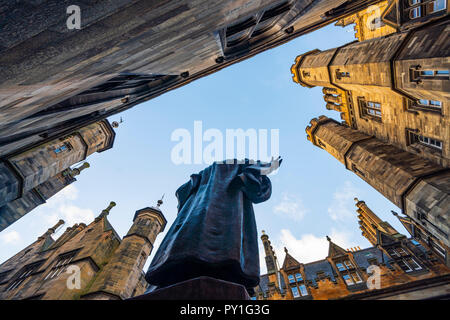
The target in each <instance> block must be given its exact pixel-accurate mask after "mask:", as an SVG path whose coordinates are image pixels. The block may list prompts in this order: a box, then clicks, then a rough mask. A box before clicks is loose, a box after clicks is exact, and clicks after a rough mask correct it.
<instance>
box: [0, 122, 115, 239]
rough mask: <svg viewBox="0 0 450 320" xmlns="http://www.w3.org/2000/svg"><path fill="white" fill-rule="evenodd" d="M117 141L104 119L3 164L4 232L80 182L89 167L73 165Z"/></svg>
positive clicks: (0, 203)
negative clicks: (71, 185) (81, 172)
mask: <svg viewBox="0 0 450 320" xmlns="http://www.w3.org/2000/svg"><path fill="white" fill-rule="evenodd" d="M114 138H115V133H114V129H113V128H112V127H111V125H110V124H109V122H108V120H102V121H100V122H96V123H93V124H91V125H88V126H86V127H83V128H81V129H80V130H77V131H75V132H72V133H70V134H68V135H66V136H64V137H61V138H58V139H53V140H51V141H48V142H46V143H43V144H41V145H38V146H36V147H34V148H31V149H29V150H26V151H22V152H21V153H19V154H16V155H11V156H9V157H6V158H4V159H3V160H2V161H0V177H1V178H2V179H1V182H0V231H1V230H3V229H5V228H6V227H8V226H9V225H10V224H11V223H13V222H14V221H16V220H17V219H19V218H21V217H23V216H24V215H25V214H27V213H28V212H30V211H31V210H32V209H34V208H35V207H37V206H38V205H40V204H42V203H45V201H46V200H48V199H49V198H50V197H52V196H53V195H55V194H56V193H57V192H59V191H61V190H62V189H63V188H64V187H66V186H67V185H69V184H71V183H73V182H74V181H76V179H75V176H76V175H78V174H79V173H80V171H81V170H82V169H84V168H86V167H88V166H89V165H88V164H85V165H83V166H81V167H79V168H75V169H71V168H70V166H72V165H74V164H76V163H78V162H80V161H82V160H85V159H86V158H87V157H88V156H89V155H91V154H92V153H94V152H103V151H105V150H108V149H110V148H112V146H113V143H114Z"/></svg>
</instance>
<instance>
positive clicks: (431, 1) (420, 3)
mask: <svg viewBox="0 0 450 320" xmlns="http://www.w3.org/2000/svg"><path fill="white" fill-rule="evenodd" d="M438 3H440V4H441V5H442V4H443V7H442V8H441V9H438V10H435V9H434V8H432V7H434V6H435V5H436V4H438ZM403 5H404V9H403V12H404V13H405V14H404V17H405V18H406V19H407V20H409V21H414V20H416V19H420V18H423V17H426V16H431V15H439V14H442V13H443V12H446V11H447V1H446V0H404V1H403ZM412 12H418V14H417V15H416V16H412V14H411V13H412Z"/></svg>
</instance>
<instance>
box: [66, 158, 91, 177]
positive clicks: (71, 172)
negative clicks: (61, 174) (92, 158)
mask: <svg viewBox="0 0 450 320" xmlns="http://www.w3.org/2000/svg"><path fill="white" fill-rule="evenodd" d="M89 167H90V164H89V162H84V163H83V164H82V165H81V166H80V167H78V168H73V169H70V170H69V173H68V175H69V176H71V177H72V178H74V177H76V176H78V175H79V174H80V173H81V171H83V170H84V169H87V168H89Z"/></svg>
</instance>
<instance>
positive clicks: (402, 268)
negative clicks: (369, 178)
mask: <svg viewBox="0 0 450 320" xmlns="http://www.w3.org/2000/svg"><path fill="white" fill-rule="evenodd" d="M355 200H356V206H357V213H358V219H359V223H360V226H361V230H362V231H363V233H362V234H363V235H364V236H365V237H366V238H367V240H369V242H370V243H371V244H372V247H369V248H366V249H360V248H359V247H358V248H351V249H350V250H349V249H343V248H341V247H340V246H339V245H338V244H336V243H334V242H333V241H331V239H330V238H328V237H327V239H328V241H329V248H328V255H327V257H325V258H324V259H322V260H319V261H314V262H309V263H302V262H299V261H298V260H296V259H295V258H294V257H293V256H291V254H289V252H288V250H287V249H286V248H285V253H286V255H285V258H284V262H283V266H282V267H281V268H278V267H277V266H276V265H275V268H274V265H273V263H272V261H274V259H275V260H276V257H275V258H274V256H275V254H274V253H273V250H272V248H271V246H270V241H269V240H268V236H267V235H266V234H263V235H262V236H261V240H262V242H263V244H264V247H265V249H266V247H268V248H269V249H268V250H265V254H266V264H267V270H268V272H267V274H265V275H262V276H261V281H260V284H259V286H258V287H257V288H256V290H255V291H256V295H255V296H254V299H257V300H329V299H374V300H376V299H428V298H434V299H441V298H447V299H448V297H449V295H450V269H449V268H448V267H447V266H446V265H445V264H444V263H443V260H442V259H441V258H440V257H439V256H438V255H437V254H435V253H434V252H433V251H432V250H430V249H428V247H424V246H422V245H421V244H420V243H419V242H418V241H417V240H415V239H414V238H407V237H406V236H404V235H402V234H400V233H398V232H397V230H395V229H394V228H393V227H392V226H391V225H390V224H389V223H388V222H386V221H381V219H379V218H378V216H376V215H375V213H373V211H372V210H370V208H368V206H367V205H366V204H365V203H364V201H359V200H358V199H355ZM277 274H279V275H280V276H278V277H277V276H275V275H277ZM378 275H379V277H378ZM377 279H379V280H377Z"/></svg>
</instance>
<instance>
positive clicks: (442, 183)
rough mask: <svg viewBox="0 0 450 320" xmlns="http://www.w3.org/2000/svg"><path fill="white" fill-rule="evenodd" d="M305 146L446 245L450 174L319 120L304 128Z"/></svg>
mask: <svg viewBox="0 0 450 320" xmlns="http://www.w3.org/2000/svg"><path fill="white" fill-rule="evenodd" d="M306 132H307V137H308V140H309V141H311V142H312V143H313V144H314V145H315V146H318V147H319V148H322V149H324V150H325V151H327V152H328V153H330V154H331V155H332V156H334V157H335V158H336V159H337V160H339V161H340V162H341V163H342V164H343V165H345V167H346V168H347V169H348V170H350V171H352V172H354V173H355V174H356V175H358V176H359V177H360V178H361V179H363V180H364V181H366V182H367V183H368V184H370V185H371V186H372V187H374V188H375V189H376V190H377V191H379V192H380V193H381V194H383V195H384V196H385V197H386V198H387V199H389V200H390V201H391V202H392V203H394V204H395V205H396V206H398V207H399V208H401V209H402V210H403V212H404V213H405V214H406V215H408V216H409V217H411V219H414V220H416V221H418V222H419V223H421V224H422V225H424V226H425V227H426V229H427V230H428V231H429V232H430V234H432V235H433V236H434V237H436V238H437V239H439V240H440V241H442V242H443V243H444V244H445V245H447V246H448V244H449V241H450V239H449V234H450V218H449V214H450V213H449V209H448V208H449V207H450V195H449V193H448V186H449V185H450V171H449V170H446V169H445V168H443V167H442V166H440V165H438V164H436V163H434V162H432V161H430V160H428V159H424V158H422V157H420V156H418V155H416V154H413V153H410V152H407V151H404V150H402V149H400V148H397V147H395V146H393V145H391V144H389V143H386V142H383V141H381V140H379V139H377V138H375V137H373V136H368V135H366V134H364V133H362V132H360V131H358V130H355V129H351V128H349V127H348V126H344V125H342V124H339V123H338V122H337V121H335V120H333V119H329V118H327V117H325V116H321V117H319V118H318V119H313V120H311V125H310V126H308V127H307V128H306Z"/></svg>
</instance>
